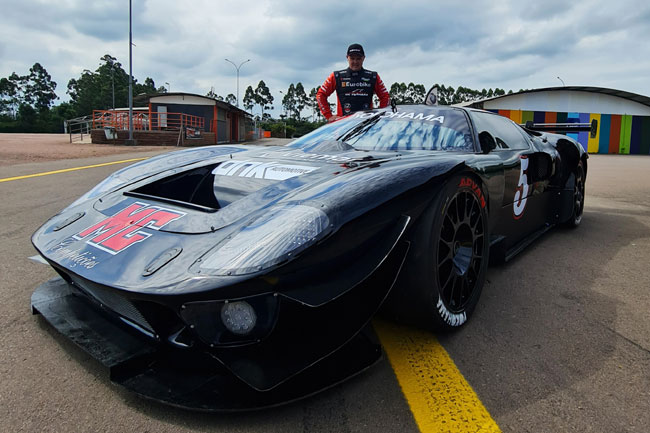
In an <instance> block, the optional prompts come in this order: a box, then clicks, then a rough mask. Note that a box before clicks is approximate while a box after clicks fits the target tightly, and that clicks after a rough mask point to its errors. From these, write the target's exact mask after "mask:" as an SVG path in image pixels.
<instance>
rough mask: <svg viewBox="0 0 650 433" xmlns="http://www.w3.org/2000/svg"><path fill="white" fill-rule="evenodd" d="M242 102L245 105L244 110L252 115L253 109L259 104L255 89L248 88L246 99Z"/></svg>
mask: <svg viewBox="0 0 650 433" xmlns="http://www.w3.org/2000/svg"><path fill="white" fill-rule="evenodd" d="M242 102H243V104H244V108H245V109H246V110H248V111H250V112H251V113H252V112H253V107H255V104H257V97H256V95H255V91H254V90H253V87H251V86H248V87H247V88H246V93H245V94H244V99H243V100H242Z"/></svg>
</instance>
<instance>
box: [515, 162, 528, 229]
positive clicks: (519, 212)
mask: <svg viewBox="0 0 650 433" xmlns="http://www.w3.org/2000/svg"><path fill="white" fill-rule="evenodd" d="M527 199H528V157H527V156H522V157H521V171H520V173H519V183H518V184H517V189H516V191H515V202H514V203H513V204H512V212H513V214H514V216H515V219H516V220H518V219H519V218H521V217H522V216H523V214H524V209H526V200H527Z"/></svg>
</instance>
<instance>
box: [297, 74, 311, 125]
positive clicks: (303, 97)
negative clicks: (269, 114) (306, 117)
mask: <svg viewBox="0 0 650 433" xmlns="http://www.w3.org/2000/svg"><path fill="white" fill-rule="evenodd" d="M294 95H295V96H294V97H295V100H296V103H295V105H296V108H295V115H296V119H298V120H300V115H301V113H302V110H304V109H305V107H306V106H307V103H308V102H309V98H308V97H307V94H306V93H305V88H304V87H303V85H302V83H301V82H298V84H296V89H295V92H294Z"/></svg>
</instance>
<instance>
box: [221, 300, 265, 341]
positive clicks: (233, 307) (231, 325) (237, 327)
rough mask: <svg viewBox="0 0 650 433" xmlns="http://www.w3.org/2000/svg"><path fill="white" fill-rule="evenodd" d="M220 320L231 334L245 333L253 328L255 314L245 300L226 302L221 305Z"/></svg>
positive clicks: (255, 321)
mask: <svg viewBox="0 0 650 433" xmlns="http://www.w3.org/2000/svg"><path fill="white" fill-rule="evenodd" d="M221 321H222V322H223V324H224V326H225V327H226V329H228V331H230V332H232V333H233V334H237V335H247V334H250V333H251V331H253V329H254V328H255V324H256V323H257V315H256V314H255V309H253V307H251V304H249V303H248V302H246V301H235V302H227V303H225V304H223V307H221Z"/></svg>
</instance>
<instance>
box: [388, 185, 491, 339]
mask: <svg viewBox="0 0 650 433" xmlns="http://www.w3.org/2000/svg"><path fill="white" fill-rule="evenodd" d="M410 240H411V251H410V252H409V255H410V257H409V258H408V259H407V265H406V268H405V269H404V270H403V271H404V273H403V274H402V276H401V278H400V280H401V281H400V284H399V288H398V291H397V293H394V295H395V296H394V298H393V299H395V300H396V301H397V302H396V304H397V308H398V314H397V318H398V320H400V321H404V322H407V323H411V324H414V325H416V326H418V327H422V328H425V329H430V330H433V331H451V330H454V329H457V328H458V327H460V326H462V325H463V324H464V323H466V322H467V320H468V319H469V317H470V316H471V314H472V313H473V311H474V309H475V307H476V304H477V303H478V300H479V297H480V295H481V291H482V289H483V284H484V282H485V274H486V272H487V266H488V261H489V235H488V212H487V203H486V197H485V194H484V192H483V189H482V188H481V186H480V184H479V182H477V181H476V180H475V179H474V178H473V177H471V176H468V175H456V176H454V177H452V178H451V179H449V180H448V181H447V182H446V183H445V184H444V185H443V186H442V188H441V190H440V191H439V194H438V197H437V198H436V199H435V200H433V202H432V203H431V204H430V205H429V207H428V208H427V209H426V210H425V211H424V213H423V214H422V216H421V217H420V218H419V222H418V225H417V226H416V228H415V230H414V233H413V235H412V236H410ZM398 297H399V299H397V298H398ZM391 310H392V311H394V309H393V308H391Z"/></svg>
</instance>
